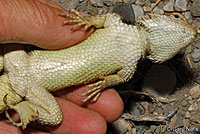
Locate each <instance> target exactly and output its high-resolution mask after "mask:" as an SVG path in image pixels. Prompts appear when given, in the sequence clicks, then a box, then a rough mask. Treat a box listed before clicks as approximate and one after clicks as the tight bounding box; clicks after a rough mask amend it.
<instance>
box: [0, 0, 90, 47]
mask: <svg viewBox="0 0 200 134" xmlns="http://www.w3.org/2000/svg"><path fill="white" fill-rule="evenodd" d="M61 12H63V11H62V10H59V9H58V8H53V7H51V6H48V5H47V4H44V3H42V2H40V1H37V0H1V1H0V16H1V17H0V22H1V24H2V25H1V27H0V35H1V36H0V42H1V43H12V42H15V43H27V44H34V45H36V46H39V47H41V48H46V49H59V48H65V47H69V46H71V45H75V44H77V43H79V42H81V41H82V40H84V39H85V38H86V37H87V36H89V35H90V34H91V31H92V30H90V31H83V30H78V31H74V32H72V31H71V29H72V26H71V25H65V26H62V23H63V21H64V20H66V18H64V17H61V16H58V14H59V13H61Z"/></svg>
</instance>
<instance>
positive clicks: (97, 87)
mask: <svg viewBox="0 0 200 134" xmlns="http://www.w3.org/2000/svg"><path fill="white" fill-rule="evenodd" d="M88 87H92V89H90V90H88V91H86V92H84V93H83V94H81V96H85V95H88V94H90V93H91V92H92V93H91V94H90V95H88V96H87V97H86V98H85V99H83V100H82V102H86V101H88V100H89V99H91V98H92V97H94V98H93V99H92V100H91V102H95V101H96V100H97V99H98V97H99V96H100V94H101V90H103V89H104V88H105V81H98V82H96V83H94V84H90V85H88Z"/></svg>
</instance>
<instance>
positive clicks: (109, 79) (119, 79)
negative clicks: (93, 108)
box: [81, 68, 135, 102]
mask: <svg viewBox="0 0 200 134" xmlns="http://www.w3.org/2000/svg"><path fill="white" fill-rule="evenodd" d="M134 72H135V69H134V68H126V69H122V70H120V71H119V72H118V73H117V74H114V75H108V76H103V77H101V78H100V79H101V80H99V81H97V82H96V83H93V84H90V85H88V87H91V88H92V89H90V90H88V91H86V92H85V93H83V94H82V95H81V96H85V95H88V94H89V95H88V96H87V97H86V98H85V99H83V100H82V102H86V101H88V100H89V99H91V98H92V97H94V98H93V99H92V100H91V102H95V101H96V100H97V99H98V97H99V96H100V94H101V91H102V90H103V89H105V88H107V87H112V86H116V85H118V84H121V83H124V82H126V81H128V80H129V79H131V77H132V75H133V74H134ZM90 93H91V94H90Z"/></svg>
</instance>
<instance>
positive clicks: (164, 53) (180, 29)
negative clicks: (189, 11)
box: [139, 14, 197, 63]
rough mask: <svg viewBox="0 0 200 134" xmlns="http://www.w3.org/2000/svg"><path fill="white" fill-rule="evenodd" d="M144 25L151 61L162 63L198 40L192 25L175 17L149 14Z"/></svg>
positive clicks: (144, 20)
mask: <svg viewBox="0 0 200 134" xmlns="http://www.w3.org/2000/svg"><path fill="white" fill-rule="evenodd" d="M139 23H142V25H141V26H143V28H144V30H145V31H146V33H147V41H148V50H147V51H148V53H149V56H147V57H148V58H149V59H151V60H153V61H154V62H158V63H162V62H164V61H166V60H168V59H170V58H172V57H173V56H174V55H176V54H177V53H178V52H179V51H180V50H181V49H182V48H184V47H186V46H188V45H189V43H190V42H192V41H194V39H195V38H196V34H197V30H196V29H195V28H194V27H192V26H191V25H190V24H188V23H187V22H185V21H184V20H182V19H180V18H176V17H174V16H166V15H159V14H147V15H145V16H143V17H142V18H141V19H140V20H139Z"/></svg>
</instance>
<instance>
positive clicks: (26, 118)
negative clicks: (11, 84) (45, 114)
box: [4, 97, 39, 129]
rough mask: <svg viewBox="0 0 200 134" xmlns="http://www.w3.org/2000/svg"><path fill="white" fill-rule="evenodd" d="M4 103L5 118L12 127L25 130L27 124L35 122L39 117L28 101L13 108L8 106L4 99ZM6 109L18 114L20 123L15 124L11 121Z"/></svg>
mask: <svg viewBox="0 0 200 134" xmlns="http://www.w3.org/2000/svg"><path fill="white" fill-rule="evenodd" d="M4 103H5V104H6V105H7V109H6V111H5V113H6V117H7V118H8V120H9V121H10V122H11V123H12V124H13V125H14V126H17V127H22V128H23V129H25V128H26V126H27V124H29V123H30V122H31V121H35V120H36V119H37V118H38V116H39V114H38V111H37V110H36V109H35V108H34V106H33V105H32V103H30V102H28V101H23V102H21V103H19V104H17V105H15V106H14V105H8V104H7V102H6V97H5V98H4ZM8 109H13V110H15V111H16V112H17V113H18V115H19V117H20V120H21V122H19V123H16V122H15V121H13V119H12V118H11V117H10V115H9V114H8Z"/></svg>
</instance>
